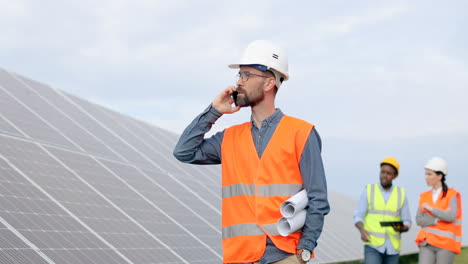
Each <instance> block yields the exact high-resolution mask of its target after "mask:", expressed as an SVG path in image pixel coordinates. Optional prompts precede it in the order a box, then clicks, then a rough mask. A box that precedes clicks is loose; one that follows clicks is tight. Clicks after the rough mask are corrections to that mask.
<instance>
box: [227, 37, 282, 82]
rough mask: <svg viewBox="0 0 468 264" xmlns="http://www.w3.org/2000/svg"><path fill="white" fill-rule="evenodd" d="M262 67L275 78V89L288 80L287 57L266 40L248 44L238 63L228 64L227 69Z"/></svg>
mask: <svg viewBox="0 0 468 264" xmlns="http://www.w3.org/2000/svg"><path fill="white" fill-rule="evenodd" d="M249 65H263V66H266V67H267V69H266V70H271V71H272V72H273V73H274V74H275V77H276V87H278V88H279V87H280V85H281V83H282V82H283V81H287V80H288V79H289V74H288V56H286V53H284V51H283V50H281V49H280V48H279V47H278V46H276V45H275V44H273V43H271V42H269V41H267V40H255V41H254V42H252V43H250V44H249V45H248V46H247V48H246V49H245V51H244V54H242V57H241V59H240V61H239V63H235V64H229V68H232V69H236V68H239V67H240V66H249Z"/></svg>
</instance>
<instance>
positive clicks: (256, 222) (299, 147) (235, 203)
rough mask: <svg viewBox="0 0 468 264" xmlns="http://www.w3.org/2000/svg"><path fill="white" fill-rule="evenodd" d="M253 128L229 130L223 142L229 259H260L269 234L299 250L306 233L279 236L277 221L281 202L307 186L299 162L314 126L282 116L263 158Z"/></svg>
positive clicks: (226, 257)
mask: <svg viewBox="0 0 468 264" xmlns="http://www.w3.org/2000/svg"><path fill="white" fill-rule="evenodd" d="M251 126H252V124H251V122H247V123H244V124H241V125H237V126H233V127H230V128H227V129H226V130H225V131H224V136H223V142H222V144H221V159H222V160H221V166H222V173H223V177H222V197H223V198H222V221H221V222H222V233H223V234H222V237H223V262H224V263H249V262H255V261H258V260H259V259H260V258H261V256H262V255H263V253H264V252H265V249H266V239H267V236H268V237H269V238H270V239H271V241H272V242H273V243H274V244H275V246H276V247H278V248H279V249H281V250H283V251H286V252H289V253H292V254H295V253H296V246H297V245H298V243H299V239H300V237H301V233H300V232H295V233H292V234H291V235H289V236H287V237H283V236H281V235H279V233H278V231H277V227H276V224H277V222H278V220H279V219H280V218H281V213H280V210H279V209H280V205H281V203H282V202H284V201H285V200H287V199H288V198H290V197H291V196H293V195H295V194H296V193H298V192H299V191H300V190H301V189H303V188H304V186H303V182H302V177H301V174H300V166H299V165H300V164H299V163H300V159H301V156H302V151H303V148H304V146H305V144H306V142H307V139H308V137H309V135H310V132H311V131H312V128H313V125H311V124H309V123H307V122H304V121H302V120H299V119H296V118H292V117H289V116H283V118H282V119H281V121H280V123H279V124H278V126H277V128H276V130H275V132H274V133H273V135H272V137H271V139H270V141H269V142H268V145H267V147H266V148H265V150H264V152H263V154H262V157H261V158H259V157H258V154H257V151H256V149H255V144H254V141H253V138H252V133H251Z"/></svg>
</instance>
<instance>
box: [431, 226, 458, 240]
mask: <svg viewBox="0 0 468 264" xmlns="http://www.w3.org/2000/svg"><path fill="white" fill-rule="evenodd" d="M422 229H423V230H424V231H426V232H428V233H432V234H434V235H438V236H443V237H446V238H451V239H454V240H455V241H457V242H461V241H462V238H461V237H457V236H455V235H454V234H453V233H450V232H446V231H442V230H438V229H435V228H430V227H423V228H422Z"/></svg>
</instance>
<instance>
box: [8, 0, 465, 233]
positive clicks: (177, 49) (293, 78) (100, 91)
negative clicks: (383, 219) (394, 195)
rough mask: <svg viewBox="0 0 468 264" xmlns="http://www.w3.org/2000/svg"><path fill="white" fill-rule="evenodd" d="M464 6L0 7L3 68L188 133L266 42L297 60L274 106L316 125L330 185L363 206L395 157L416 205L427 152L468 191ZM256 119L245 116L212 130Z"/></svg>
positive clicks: (119, 0) (121, 3)
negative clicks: (383, 166) (242, 62)
mask: <svg viewBox="0 0 468 264" xmlns="http://www.w3.org/2000/svg"><path fill="white" fill-rule="evenodd" d="M467 10H468V1H464V0H460V1H457V0H454V1H451V0H448V1H435V0H412V1H410V0H407V1H403V0H395V1H369V0H356V1H345V0H342V1H338V0H330V1H243V0H241V1H214V0H213V1H207V0H205V1H203V0H202V1H188V0H173V1H159V0H151V1H150V0H146V1H143V0H131V1H130V0H100V1H91V0H80V1H78V0H76V1H72V0H68V1H51V0H43V1H33V0H15V1H11V0H0V32H1V34H0V67H1V68H4V69H6V70H8V71H12V72H15V73H18V74H20V75H23V76H27V77H29V78H31V79H34V80H36V81H39V82H42V83H45V84H47V85H50V86H51V87H53V88H57V89H60V90H63V91H66V92H68V93H71V94H73V95H76V96H79V97H82V98H85V99H88V100H90V101H93V102H95V103H98V104H101V105H104V106H106V107H109V108H112V109H114V110H116V111H118V112H121V113H123V114H126V115H130V116H132V117H135V118H138V119H140V120H144V121H147V122H150V123H153V124H154V125H156V126H158V127H161V128H164V129H167V130H169V131H172V132H175V133H181V132H182V131H183V129H184V128H185V127H186V126H187V125H188V124H189V123H190V122H191V120H192V119H193V118H194V117H195V116H196V115H197V114H198V113H200V112H201V111H203V110H204V109H205V108H206V107H207V106H208V105H209V104H210V102H211V101H212V100H213V99H214V97H215V96H216V95H217V94H218V93H219V92H220V91H221V90H223V89H224V88H225V87H227V86H230V85H234V83H235V74H236V73H237V72H236V71H235V70H233V69H229V68H228V67H227V65H228V64H230V63H235V62H237V60H238V59H239V58H240V56H241V53H242V51H243V49H244V48H245V47H246V46H247V44H248V43H250V42H251V41H253V40H256V39H267V40H270V41H272V42H275V43H277V44H278V45H279V46H281V47H283V49H284V50H285V51H286V52H287V54H288V57H289V74H290V80H288V81H287V82H285V83H284V84H283V85H282V87H281V88H280V90H279V93H278V95H277V101H276V106H277V107H279V108H280V109H281V110H282V111H283V112H285V113H286V114H288V115H292V116H295V117H298V118H301V119H304V120H307V121H309V122H311V123H313V124H314V125H315V126H316V128H317V131H318V132H319V133H320V135H321V137H322V142H323V156H324V162H325V166H326V168H327V171H328V178H327V180H328V183H329V186H330V187H329V188H330V189H332V190H336V191H339V192H343V193H346V194H348V195H350V196H352V197H353V198H355V199H357V198H358V197H359V193H360V191H361V189H362V188H363V186H364V184H365V183H369V182H373V181H377V180H378V163H379V162H380V161H381V160H382V159H383V158H384V157H385V156H389V155H393V156H396V157H397V158H398V159H399V160H400V163H401V164H402V171H401V173H400V177H399V178H398V181H397V183H399V184H402V185H406V186H408V189H409V192H410V191H411V195H410V197H411V199H412V204H413V207H415V206H416V202H417V194H418V193H419V192H421V191H423V190H425V189H427V188H428V187H427V186H425V183H424V171H423V169H422V168H423V165H424V163H425V161H427V160H428V159H429V158H430V157H432V156H442V157H444V158H446V159H447V160H448V161H449V171H450V172H449V174H450V177H452V178H448V183H450V185H451V186H457V187H458V188H459V189H460V190H465V192H467V190H468V180H466V179H465V178H463V177H464V175H466V170H465V168H464V167H465V166H464V165H465V164H466V163H467V162H466V161H467V158H466V157H468V114H467V113H468V103H467V101H468V49H467V48H466V47H468V34H467V31H466V29H467V28H468V16H467V15H466V11H467ZM249 119H250V111H249V109H248V108H246V109H242V110H241V111H240V112H238V113H236V114H234V115H225V116H223V117H222V118H221V119H220V120H218V122H217V123H216V124H215V126H214V127H213V130H212V131H218V130H220V129H223V128H224V127H227V126H229V125H232V124H235V123H239V122H244V121H247V120H249ZM452 175H453V176H452ZM448 177H449V176H448ZM467 195H468V193H467ZM464 201H467V200H466V199H464ZM464 204H468V201H467V202H465V203H464ZM464 208H466V206H465V207H464ZM465 211H466V210H465ZM414 214H415V211H413V215H414ZM465 233H466V232H465Z"/></svg>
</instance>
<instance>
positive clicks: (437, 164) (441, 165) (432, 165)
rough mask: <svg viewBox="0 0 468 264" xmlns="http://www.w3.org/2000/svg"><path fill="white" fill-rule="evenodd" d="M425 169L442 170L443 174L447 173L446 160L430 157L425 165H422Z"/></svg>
mask: <svg viewBox="0 0 468 264" xmlns="http://www.w3.org/2000/svg"><path fill="white" fill-rule="evenodd" d="M424 168H425V169H429V170H432V171H435V172H442V173H443V174H444V175H447V173H448V165H447V162H446V161H445V160H444V159H442V158H439V157H433V158H432V159H430V160H429V161H428V162H427V163H426V165H425V166H424Z"/></svg>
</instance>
